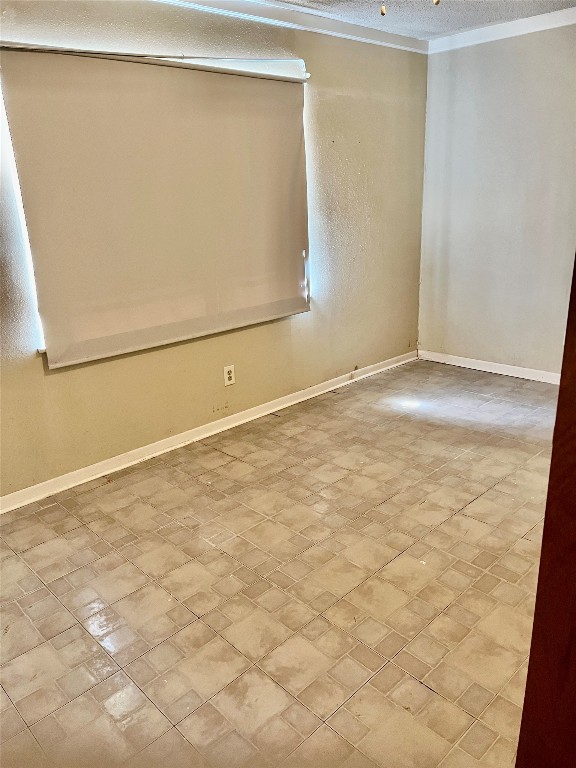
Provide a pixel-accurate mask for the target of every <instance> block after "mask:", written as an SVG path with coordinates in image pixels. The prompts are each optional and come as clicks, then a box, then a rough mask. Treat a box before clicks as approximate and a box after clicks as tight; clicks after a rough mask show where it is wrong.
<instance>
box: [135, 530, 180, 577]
mask: <svg viewBox="0 0 576 768" xmlns="http://www.w3.org/2000/svg"><path fill="white" fill-rule="evenodd" d="M166 530H167V531H168V532H169V534H170V533H173V527H171V526H166V528H160V529H159V530H158V531H156V532H155V533H149V534H147V535H144V536H139V537H138V538H137V539H136V540H135V541H134V542H132V543H131V544H127V545H126V546H125V547H122V548H121V549H120V553H121V554H122V555H123V556H124V557H125V558H127V559H128V560H130V561H131V562H132V563H134V565H136V566H137V567H138V568H140V570H141V571H143V572H144V573H146V574H148V576H150V577H151V578H153V579H158V578H160V576H163V575H164V574H165V573H167V572H168V571H172V570H174V569H175V568H178V567H179V566H181V565H184V563H187V562H188V560H190V556H189V555H187V554H186V553H185V552H183V551H182V550H181V549H180V548H179V547H177V546H175V545H174V544H173V543H172V542H171V541H170V540H167V539H165V538H164V537H163V535H162V534H163V532H165V531H166Z"/></svg>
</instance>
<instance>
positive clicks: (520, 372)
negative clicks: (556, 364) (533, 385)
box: [418, 349, 560, 384]
mask: <svg viewBox="0 0 576 768" xmlns="http://www.w3.org/2000/svg"><path fill="white" fill-rule="evenodd" d="M418 357H419V359H420V360H430V361H431V362H433V363H445V364H446V365H456V366H458V367H459V368H471V369H472V370H474V371H486V373H499V374H501V375H503V376H514V377H515V378H517V379H530V380H531V381H544V382H546V383H547V384H560V374H559V373H552V372H551V371H539V370H538V369H537V368H521V367H519V366H517V365H505V364H504V363H491V362H488V361H487V360H474V359H473V358H471V357H458V356H456V355H446V354H444V353H443V352H429V351H427V350H425V349H419V350H418Z"/></svg>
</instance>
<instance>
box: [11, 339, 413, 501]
mask: <svg viewBox="0 0 576 768" xmlns="http://www.w3.org/2000/svg"><path fill="white" fill-rule="evenodd" d="M417 359H418V355H417V353H416V352H409V353H408V354H405V355H399V356H398V357H393V358H390V359H389V360H384V361H383V362H381V363H376V364H375V365H368V366H366V367H364V368H360V369H359V370H355V371H350V372H349V373H345V374H344V375H343V376H337V377H336V378H335V379H330V380H329V381H324V382H322V383H320V384H316V385H314V386H312V387H308V388H307V389H302V390H300V391H298V392H294V393H293V394H291V395H285V396H284V397H279V398H278V399H276V400H271V401H270V402H268V403H264V404H263V405H257V406H255V407H254V408H248V410H245V411H240V412H239V413H235V414H233V415H231V416H225V417H224V418H223V419H218V421H212V422H210V423H208V424H205V425H203V426H201V427H196V428H195V429H190V430H187V431H186V432H181V433H180V434H178V435H173V436H172V437H167V438H165V439H164V440H158V441H157V442H155V443H150V444H149V445H145V446H143V447H142V448H136V449H135V450H133V451H128V452H127V453H122V454H120V455H119V456H114V457H112V458H110V459H105V460H104V461H99V462H98V463H97V464H91V465H90V466H88V467H83V468H82V469H76V470H74V471H73V472H67V473H66V474H65V475H60V476H59V477H54V478H52V479H51V480H46V481H44V482H42V483H38V485H32V486H30V487H29V488H23V489H22V490H20V491H14V493H8V494H6V495H5V496H2V497H0V513H3V512H10V511H12V510H13V509H18V508H19V507H23V506H25V505H26V504H31V503H32V502H34V501H40V500H41V499H45V498H47V497H48V496H53V495H54V494H56V493H60V492H61V491H66V490H68V489H69V488H73V487H74V486H76V485H81V484H82V483H87V482H89V481H90V480H95V479H96V478H99V477H102V476H104V475H108V474H111V473H112V472H118V470H120V469H125V468H126V467H130V466H133V465H135V464H139V463H140V462H142V461H146V460H147V459H152V458H154V457H155V456H159V455H161V454H163V453H167V452H168V451H172V450H174V449H175V448H180V447H181V446H183V445H188V444H189V443H195V442H197V441H198V440H203V439H204V438H206V437H210V436H211V435H215V434H217V433H218V432H224V431H225V430H227V429H231V428H232V427H237V426H239V425H240V424H245V423H246V422H248V421H253V420H254V419H258V418H260V417H261V416H266V415H268V414H270V413H274V412H275V411H279V410H282V409H283V408H289V407H290V406H291V405H296V403H301V402H302V401H304V400H309V399H311V398H313V397H317V396H318V395H322V394H324V393H325V392H330V391H331V390H333V389H338V388H339V387H344V386H346V385H348V384H352V383H353V382H355V381H358V380H359V379H364V378H366V377H367V376H374V374H376V373H381V372H382V371H387V370H389V369H390V368H397V367H398V366H400V365H405V364H406V363H410V362H412V361H414V360H417Z"/></svg>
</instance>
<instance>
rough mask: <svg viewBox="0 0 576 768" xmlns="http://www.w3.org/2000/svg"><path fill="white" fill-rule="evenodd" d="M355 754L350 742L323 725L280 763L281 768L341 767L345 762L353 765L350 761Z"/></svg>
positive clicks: (355, 751)
mask: <svg viewBox="0 0 576 768" xmlns="http://www.w3.org/2000/svg"><path fill="white" fill-rule="evenodd" d="M356 754H357V750H355V749H354V747H353V746H352V745H351V744H349V743H348V742H347V741H346V740H345V739H343V738H342V737H341V736H339V735H338V734H337V733H335V732H334V731H333V730H332V729H331V728H329V727H328V726H326V725H323V726H322V727H320V728H319V729H318V730H317V731H315V732H314V733H313V734H312V736H310V737H309V738H308V739H306V741H305V742H304V743H303V744H302V745H301V746H300V747H298V749H296V750H295V751H294V752H293V753H292V754H291V755H290V757H288V758H287V760H286V761H284V762H283V763H282V768H308V767H309V768H343V767H344V766H346V763H348V764H349V765H350V766H352V765H353V763H352V762H350V761H351V760H352V758H353V757H354V756H355V755H356ZM357 765H360V766H361V765H362V764H361V763H357Z"/></svg>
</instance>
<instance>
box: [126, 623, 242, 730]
mask: <svg viewBox="0 0 576 768" xmlns="http://www.w3.org/2000/svg"><path fill="white" fill-rule="evenodd" d="M249 667H250V662H249V660H248V659H247V658H246V657H244V656H243V655H242V654H241V653H239V652H238V651H237V650H236V649H235V648H233V647H232V646H231V645H230V644H229V643H228V642H226V640H224V639H223V638H221V637H219V636H218V635H217V634H216V633H215V632H213V631H212V630H211V629H210V628H209V627H208V626H207V625H206V624H204V623H203V622H202V621H197V622H195V623H194V624H191V625H190V626H188V627H186V628H185V629H182V630H181V631H180V632H178V633H176V634H175V635H173V636H172V637H171V638H170V639H169V640H166V641H164V642H163V643H161V644H160V645H158V646H157V647H156V648H153V649H152V650H151V651H149V652H148V653H146V654H144V655H143V656H142V657H141V658H139V659H137V660H136V661H135V662H134V663H133V664H130V665H129V666H128V667H127V672H128V674H129V675H130V676H131V677H132V679H133V680H134V681H135V682H136V684H137V685H139V686H140V687H141V688H142V690H143V691H144V692H145V693H146V695H147V696H148V697H149V698H150V699H151V700H152V701H153V702H154V703H155V704H156V706H157V707H158V708H159V709H160V710H161V711H162V712H164V714H165V715H166V716H167V717H168V718H169V719H170V720H171V721H172V722H173V723H178V722H179V721H180V720H182V719H184V718H185V717H186V716H187V715H189V714H190V713H191V712H193V711H194V710H195V709H197V708H198V707H199V706H200V705H201V704H203V703H204V702H205V701H207V700H208V699H209V698H210V697H212V696H213V695H214V694H215V693H217V692H218V691H220V690H221V689H222V688H224V687H225V686H226V685H228V684H229V683H230V682H232V680H234V679H236V678H237V677H238V676H239V675H240V674H242V672H244V671H245V670H246V669H248V668H249Z"/></svg>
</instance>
